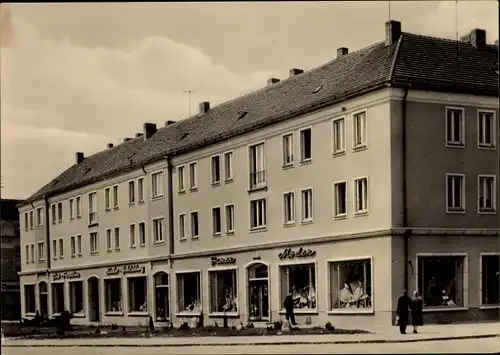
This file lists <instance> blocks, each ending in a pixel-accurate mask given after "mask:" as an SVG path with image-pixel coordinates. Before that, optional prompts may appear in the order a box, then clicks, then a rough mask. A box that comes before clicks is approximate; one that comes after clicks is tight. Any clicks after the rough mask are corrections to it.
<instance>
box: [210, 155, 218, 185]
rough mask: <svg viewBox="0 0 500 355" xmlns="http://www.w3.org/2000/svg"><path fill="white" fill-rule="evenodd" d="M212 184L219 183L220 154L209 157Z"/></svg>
mask: <svg viewBox="0 0 500 355" xmlns="http://www.w3.org/2000/svg"><path fill="white" fill-rule="evenodd" d="M210 160H211V166H212V185H214V184H218V183H220V156H219V155H214V156H213V157H212V158H211V159H210Z"/></svg>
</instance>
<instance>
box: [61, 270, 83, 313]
mask: <svg viewBox="0 0 500 355" xmlns="http://www.w3.org/2000/svg"><path fill="white" fill-rule="evenodd" d="M76 283H81V285H82V304H83V307H82V310H81V311H80V312H73V310H72V309H71V308H73V307H72V306H73V305H72V303H73V297H72V296H73V292H72V287H71V286H72V285H73V287H74V285H75V284H76ZM68 303H69V307H68V308H69V311H70V312H72V314H73V316H74V317H75V318H84V317H85V313H86V308H85V282H84V280H83V279H81V278H79V279H72V280H68ZM65 308H66V307H65Z"/></svg>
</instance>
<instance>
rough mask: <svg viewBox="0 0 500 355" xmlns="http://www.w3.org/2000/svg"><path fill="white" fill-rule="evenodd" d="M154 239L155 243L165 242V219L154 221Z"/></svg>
mask: <svg viewBox="0 0 500 355" xmlns="http://www.w3.org/2000/svg"><path fill="white" fill-rule="evenodd" d="M153 237H154V242H155V243H161V242H163V241H165V240H164V239H163V218H158V219H154V220H153Z"/></svg>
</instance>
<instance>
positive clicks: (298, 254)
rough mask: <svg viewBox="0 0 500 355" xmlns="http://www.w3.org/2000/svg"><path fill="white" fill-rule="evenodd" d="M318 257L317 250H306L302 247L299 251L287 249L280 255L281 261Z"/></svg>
mask: <svg viewBox="0 0 500 355" xmlns="http://www.w3.org/2000/svg"><path fill="white" fill-rule="evenodd" d="M314 255H316V250H311V249H304V248H302V247H300V248H299V249H298V250H292V249H291V248H286V249H285V250H284V251H283V252H282V253H279V254H278V258H279V259H280V260H283V259H293V258H306V257H309V256H314Z"/></svg>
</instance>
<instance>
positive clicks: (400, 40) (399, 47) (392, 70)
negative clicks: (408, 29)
mask: <svg viewBox="0 0 500 355" xmlns="http://www.w3.org/2000/svg"><path fill="white" fill-rule="evenodd" d="M404 35H405V33H404V32H402V33H401V35H400V36H399V39H398V44H397V46H396V50H395V51H394V58H392V63H391V69H390V70H389V77H388V78H387V80H388V81H389V84H390V83H392V78H393V76H394V68H396V63H397V61H398V58H399V52H400V50H401V43H402V42H403V37H404Z"/></svg>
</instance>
